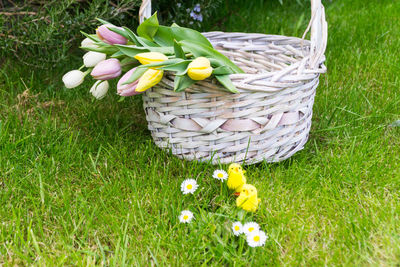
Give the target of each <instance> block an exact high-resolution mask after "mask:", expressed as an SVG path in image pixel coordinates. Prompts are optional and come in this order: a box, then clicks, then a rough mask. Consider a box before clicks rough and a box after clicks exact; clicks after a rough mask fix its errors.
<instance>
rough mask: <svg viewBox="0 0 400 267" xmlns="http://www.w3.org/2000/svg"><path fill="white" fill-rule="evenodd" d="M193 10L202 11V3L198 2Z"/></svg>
mask: <svg viewBox="0 0 400 267" xmlns="http://www.w3.org/2000/svg"><path fill="white" fill-rule="evenodd" d="M193 11H196V12H200V11H201V8H200V4H196V5H195V6H194V8H193Z"/></svg>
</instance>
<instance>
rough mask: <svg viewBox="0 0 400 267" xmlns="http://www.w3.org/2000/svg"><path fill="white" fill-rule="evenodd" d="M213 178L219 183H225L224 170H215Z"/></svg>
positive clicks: (226, 175) (226, 176)
mask: <svg viewBox="0 0 400 267" xmlns="http://www.w3.org/2000/svg"><path fill="white" fill-rule="evenodd" d="M213 177H214V178H215V179H217V180H220V181H225V180H226V179H228V174H227V173H226V171H224V170H215V171H214V173H213Z"/></svg>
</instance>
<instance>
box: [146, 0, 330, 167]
mask: <svg viewBox="0 0 400 267" xmlns="http://www.w3.org/2000/svg"><path fill="white" fill-rule="evenodd" d="M149 2H150V1H148V0H146V1H144V2H143V5H142V9H141V12H142V13H141V15H142V16H143V14H144V13H146V12H147V14H148V13H149V11H148V9H149V6H150V4H149ZM146 4H147V6H146ZM146 7H147V9H146ZM310 26H311V41H307V40H303V39H300V38H296V37H286V36H277V35H265V34H246V33H223V32H208V33H204V35H205V36H206V37H207V38H208V39H209V40H210V42H211V43H212V45H213V46H214V47H215V48H216V49H217V50H219V51H220V52H221V53H223V54H224V55H226V56H227V57H228V58H229V59H230V60H232V61H233V62H234V63H235V64H236V65H238V66H239V67H240V68H242V69H243V70H244V71H245V74H233V75H231V76H230V78H231V80H232V82H233V83H234V84H235V86H236V87H237V88H238V90H239V91H240V93H239V94H232V93H229V92H225V91H223V90H221V89H222V86H221V85H219V84H218V82H216V80H215V79H208V80H204V81H200V82H197V83H196V84H194V85H193V86H191V87H190V88H188V89H186V91H185V92H174V91H173V87H174V82H173V81H174V75H173V74H172V73H167V74H166V75H165V76H164V78H163V80H162V81H161V82H160V83H159V84H158V85H157V86H155V87H153V88H151V89H149V90H147V91H146V93H145V94H144V95H143V104H144V109H145V112H146V118H147V121H148V128H149V130H150V132H151V134H152V137H153V139H154V142H155V143H156V144H157V145H158V146H159V147H161V148H166V149H170V150H171V151H172V153H173V154H174V155H176V156H178V157H181V158H185V159H188V160H200V161H210V162H212V163H214V164H216V163H219V162H220V163H231V162H246V163H256V162H260V161H263V160H266V161H268V162H275V161H281V160H284V159H287V158H288V157H290V156H291V155H293V154H294V153H295V152H296V151H298V150H300V149H302V148H303V146H304V144H305V143H306V141H307V139H308V135H309V131H310V127H311V117H312V107H313V103H314V96H315V92H316V88H317V86H318V81H319V75H320V73H323V72H325V70H326V69H325V66H324V65H323V62H324V55H323V54H324V51H325V47H326V22H325V17H324V11H323V6H322V4H321V2H320V0H313V1H312V19H311V22H310Z"/></svg>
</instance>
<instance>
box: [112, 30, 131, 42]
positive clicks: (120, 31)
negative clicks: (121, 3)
mask: <svg viewBox="0 0 400 267" xmlns="http://www.w3.org/2000/svg"><path fill="white" fill-rule="evenodd" d="M107 29H109V30H110V31H112V32H115V33H118V34H119V35H122V36H123V37H125V38H126V39H128V40H130V41H132V42H134V41H133V40H131V38H130V36H129V34H128V33H127V32H126V31H125V30H123V29H119V28H116V27H107Z"/></svg>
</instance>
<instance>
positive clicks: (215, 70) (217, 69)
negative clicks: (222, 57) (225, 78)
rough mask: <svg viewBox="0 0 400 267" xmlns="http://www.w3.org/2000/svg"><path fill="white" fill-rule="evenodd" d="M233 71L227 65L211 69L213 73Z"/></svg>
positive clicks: (222, 73) (219, 73)
mask: <svg viewBox="0 0 400 267" xmlns="http://www.w3.org/2000/svg"><path fill="white" fill-rule="evenodd" d="M233 73H235V72H234V71H233V70H232V69H231V68H230V67H228V66H221V67H217V68H215V69H213V72H212V74H214V75H227V74H233Z"/></svg>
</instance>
